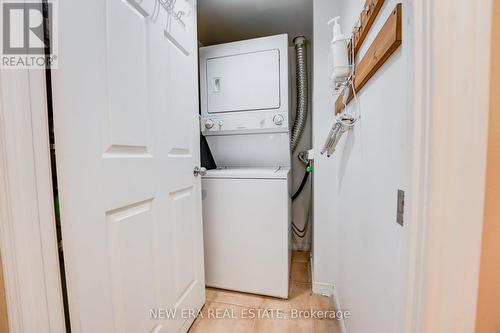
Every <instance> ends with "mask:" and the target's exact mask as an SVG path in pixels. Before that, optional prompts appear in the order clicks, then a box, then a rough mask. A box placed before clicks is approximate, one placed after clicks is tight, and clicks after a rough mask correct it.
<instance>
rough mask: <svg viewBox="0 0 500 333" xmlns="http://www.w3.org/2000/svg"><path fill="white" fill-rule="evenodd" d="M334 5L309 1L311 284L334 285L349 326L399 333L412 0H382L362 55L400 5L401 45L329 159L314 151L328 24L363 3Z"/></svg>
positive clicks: (326, 115)
mask: <svg viewBox="0 0 500 333" xmlns="http://www.w3.org/2000/svg"><path fill="white" fill-rule="evenodd" d="M334 2H335V1H332V0H315V1H314V45H315V48H314V87H313V89H314V105H313V116H314V121H313V141H314V142H313V144H314V148H315V150H316V152H317V154H316V161H315V177H314V199H315V207H314V229H315V230H314V282H316V283H315V290H316V291H320V289H321V288H319V286H321V284H320V283H335V287H336V290H337V293H338V295H339V301H340V303H341V306H342V308H343V309H348V310H350V311H351V313H352V319H351V320H350V321H348V322H347V323H346V326H347V329H348V332H350V333H365V332H372V333H379V332H380V333H391V332H392V333H400V332H402V331H403V328H402V325H403V317H404V304H405V288H406V268H407V267H406V264H407V256H406V251H407V244H406V232H407V231H406V229H407V228H405V227H401V226H399V225H398V224H396V198H397V190H398V189H403V190H405V191H406V195H407V197H406V203H407V204H408V203H409V202H410V198H409V184H410V164H411V135H412V133H411V131H412V124H411V122H412V108H411V105H412V103H411V102H412V101H411V97H412V95H411V92H412V72H411V68H412V61H411V60H412V59H411V54H412V49H411V45H412V42H411V39H412V32H411V29H412V27H411V25H412V15H411V1H410V0H403V1H395V0H388V1H385V4H384V6H383V8H382V11H381V13H380V14H379V16H378V18H377V21H376V23H375V25H374V27H373V28H372V30H371V32H370V34H369V36H368V38H367V39H366V40H365V42H364V46H363V48H362V49H361V54H360V56H361V57H362V55H363V53H364V51H365V50H366V49H367V48H368V46H369V45H370V44H371V42H372V41H373V39H374V37H375V36H376V34H377V33H378V31H379V30H380V28H381V27H382V25H383V24H384V22H385V21H386V19H387V17H388V16H389V14H390V13H391V11H392V10H393V9H394V7H395V5H396V4H397V3H398V2H402V3H403V45H402V46H401V47H400V48H399V49H398V50H397V51H396V52H395V54H393V55H392V56H391V58H390V59H389V60H388V61H387V62H386V63H385V65H384V66H383V67H382V68H381V69H380V70H379V71H378V73H377V74H376V75H375V76H374V77H373V78H372V79H371V80H370V81H369V82H368V84H367V85H366V86H365V87H364V89H363V91H362V92H361V93H359V100H360V103H361V113H362V119H361V120H360V122H359V123H358V124H357V125H356V127H355V128H354V130H353V131H351V132H350V133H348V135H346V136H344V137H343V138H342V140H341V142H340V144H339V146H338V147H337V150H336V152H335V153H334V155H333V156H332V157H331V158H329V159H328V158H326V157H325V156H320V155H319V154H318V153H319V151H320V150H321V147H322V145H323V143H324V140H325V136H326V134H327V132H328V130H329V127H330V125H331V119H333V115H332V111H331V110H332V104H333V99H332V98H331V95H330V93H329V91H328V81H327V73H326V64H327V54H328V43H329V40H330V39H331V29H330V28H329V27H327V26H326V24H325V22H326V20H327V19H329V18H331V17H333V16H336V15H341V16H342V19H343V23H342V25H343V29H344V32H350V31H351V30H352V26H353V25H354V23H355V21H356V20H357V17H358V15H359V13H360V11H361V8H362V6H363V4H364V2H365V1H364V0H337V1H336V2H335V4H333V3H334ZM350 107H351V108H352V107H353V103H351V105H350ZM406 208H407V211H408V209H409V207H408V205H407V207H406ZM406 216H409V215H408V214H405V217H406ZM405 223H410V222H409V221H405Z"/></svg>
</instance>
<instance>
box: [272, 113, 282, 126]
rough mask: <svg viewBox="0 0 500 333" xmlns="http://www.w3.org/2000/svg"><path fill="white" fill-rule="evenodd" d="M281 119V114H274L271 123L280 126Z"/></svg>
mask: <svg viewBox="0 0 500 333" xmlns="http://www.w3.org/2000/svg"><path fill="white" fill-rule="evenodd" d="M283 120H284V118H283V116H282V115H280V114H277V115H275V116H274V117H273V123H274V124H275V125H277V126H281V125H283Z"/></svg>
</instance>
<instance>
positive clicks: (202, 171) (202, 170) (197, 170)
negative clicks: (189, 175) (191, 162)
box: [193, 167, 207, 177]
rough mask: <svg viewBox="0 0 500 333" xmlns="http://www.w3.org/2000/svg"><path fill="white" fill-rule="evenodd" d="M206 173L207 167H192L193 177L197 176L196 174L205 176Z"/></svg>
mask: <svg viewBox="0 0 500 333" xmlns="http://www.w3.org/2000/svg"><path fill="white" fill-rule="evenodd" d="M206 174H207V169H206V168H204V167H201V168H200V167H194V169H193V175H194V176H195V177H198V176H205V175H206Z"/></svg>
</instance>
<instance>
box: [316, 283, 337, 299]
mask: <svg viewBox="0 0 500 333" xmlns="http://www.w3.org/2000/svg"><path fill="white" fill-rule="evenodd" d="M333 289H334V288H333V284H331V283H323V282H316V281H313V283H312V291H313V293H315V294H322V295H328V296H332V295H333Z"/></svg>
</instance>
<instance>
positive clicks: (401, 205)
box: [396, 190, 405, 227]
mask: <svg viewBox="0 0 500 333" xmlns="http://www.w3.org/2000/svg"><path fill="white" fill-rule="evenodd" d="M404 213H405V191H403V190H398V203H397V217H396V222H397V223H398V224H399V225H400V226H402V227H403V226H404Z"/></svg>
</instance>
